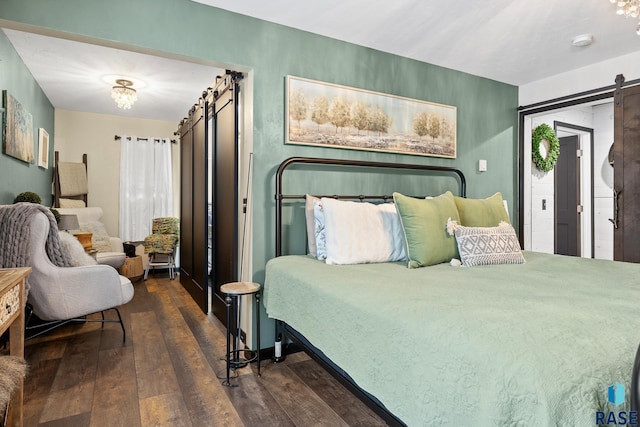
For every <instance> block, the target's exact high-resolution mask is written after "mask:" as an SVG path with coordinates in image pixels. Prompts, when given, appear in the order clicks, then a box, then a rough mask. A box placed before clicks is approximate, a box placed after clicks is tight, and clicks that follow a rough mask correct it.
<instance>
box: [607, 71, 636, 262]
mask: <svg viewBox="0 0 640 427" xmlns="http://www.w3.org/2000/svg"><path fill="white" fill-rule="evenodd" d="M620 77H622V76H619V77H618V78H620ZM616 81H618V80H616ZM620 83H621V82H620ZM614 128H615V129H614V159H613V160H614V162H613V170H614V175H613V181H614V190H615V193H614V194H615V196H616V200H614V203H615V205H614V218H613V222H614V232H613V239H614V247H613V257H614V259H615V260H617V261H627V262H640V220H639V218H640V86H632V87H629V88H626V89H618V90H617V91H616V94H615V96H614Z"/></svg>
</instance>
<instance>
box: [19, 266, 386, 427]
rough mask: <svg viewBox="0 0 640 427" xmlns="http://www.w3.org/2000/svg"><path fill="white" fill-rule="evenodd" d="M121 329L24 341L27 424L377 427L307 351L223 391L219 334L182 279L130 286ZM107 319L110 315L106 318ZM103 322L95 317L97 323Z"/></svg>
mask: <svg viewBox="0 0 640 427" xmlns="http://www.w3.org/2000/svg"><path fill="white" fill-rule="evenodd" d="M134 286H135V296H134V298H133V300H132V301H131V302H129V303H128V304H126V305H124V306H122V307H120V312H121V314H122V317H123V320H124V322H125V329H126V332H127V340H126V343H124V344H123V343H122V330H121V329H120V326H119V325H118V324H113V323H111V324H106V325H105V326H104V328H101V327H100V324H99V323H90V322H87V323H79V324H71V325H67V326H64V327H62V328H59V329H57V330H56V331H53V332H51V333H49V334H47V335H44V336H41V337H38V338H36V339H33V340H29V341H27V342H26V347H25V358H26V359H27V362H28V363H29V366H30V371H29V374H28V375H27V378H26V380H25V389H24V390H25V393H24V394H25V397H24V398H25V402H24V419H25V426H39V427H44V426H46V427H58V426H73V427H84V426H87V427H101V426H109V427H112V426H123V427H124V426H127V427H136V426H140V427H147V426H171V427H174V426H198V427H200V426H217V425H222V426H278V427H279V426H310V425H313V426H365V425H366V426H383V425H386V424H385V423H384V421H383V420H382V419H380V418H379V417H378V416H377V415H376V414H375V413H374V412H373V411H371V410H370V409H369V408H367V407H366V406H365V405H364V404H363V403H362V402H360V401H359V400H358V399H357V398H356V397H355V396H353V394H351V393H350V392H349V391H347V390H346V389H345V388H344V387H343V386H342V385H341V384H340V383H339V382H338V381H336V380H335V379H334V378H333V377H332V376H331V375H329V374H328V373H327V372H326V371H324V369H322V368H321V367H320V366H319V365H318V364H317V363H316V362H315V361H313V360H312V359H310V358H309V357H308V356H306V355H305V354H304V353H296V354H293V355H289V356H288V357H287V359H286V361H285V362H284V363H279V364H274V363H273V362H272V361H271V360H265V361H263V362H262V364H261V373H262V375H261V376H260V377H258V376H256V366H255V363H254V364H252V365H251V366H248V367H245V368H242V369H238V370H237V371H236V372H235V374H236V375H237V377H236V378H235V379H233V380H232V382H233V383H234V384H237V387H225V386H223V385H222V380H221V379H220V378H221V377H223V376H224V375H225V363H224V359H223V357H224V352H225V346H226V341H225V329H224V326H223V325H222V324H221V323H220V322H219V321H218V320H217V319H216V318H215V316H213V315H212V314H210V315H205V314H203V313H202V312H201V311H200V309H199V308H198V306H197V305H196V304H195V303H194V302H193V301H192V300H191V298H190V296H189V295H188V294H187V293H186V291H184V289H183V288H182V287H181V286H180V283H179V281H178V280H169V279H168V278H166V276H161V275H158V276H151V277H150V278H149V280H148V281H146V282H144V281H137V282H136V283H134ZM107 315H108V316H110V315H111V313H107ZM98 317H99V316H96V318H98Z"/></svg>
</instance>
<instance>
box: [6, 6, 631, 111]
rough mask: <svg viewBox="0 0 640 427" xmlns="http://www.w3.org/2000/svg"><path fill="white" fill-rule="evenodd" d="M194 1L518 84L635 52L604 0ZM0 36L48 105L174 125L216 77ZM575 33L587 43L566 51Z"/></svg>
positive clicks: (20, 35) (22, 36) (16, 34)
mask: <svg viewBox="0 0 640 427" xmlns="http://www.w3.org/2000/svg"><path fill="white" fill-rule="evenodd" d="M194 1H197V2H199V3H204V4H207V5H211V6H215V7H219V8H222V9H227V10H230V11H233V12H238V13H241V14H245V15H250V16H254V17H257V18H260V19H264V20H267V21H271V22H275V23H279V24H282V25H287V26H291V27H295V28H299V29H302V30H305V31H310V32H313V33H316V34H321V35H324V36H328V37H333V38H336V39H341V40H345V41H349V42H352V43H356V44H358V45H362V46H366V47H371V48H374V49H378V50H381V51H385V52H390V53H394V54H398V55H401V56H405V57H408V58H413V59H417V60H420V61H424V62H429V63H432V64H436V65H440V66H444V67H448V68H452V69H455V70H460V71H465V72H468V73H471V74H475V75H479V76H483V77H487V78H490V79H494V80H498V81H501V82H505V83H510V84H513V85H518V86H519V85H523V84H526V83H530V82H532V81H536V80H539V79H542V78H545V77H548V76H551V75H554V74H558V73H562V72H565V71H569V70H572V69H576V68H579V67H583V66H585V65H589V64H593V63H597V62H600V61H604V60H607V59H610V58H613V57H617V56H621V55H625V54H628V53H632V52H636V51H638V50H640V36H638V35H636V33H635V26H636V25H637V21H636V20H633V19H625V18H623V17H621V16H617V15H616V14H615V10H614V9H615V6H614V5H613V4H611V3H610V1H609V0H562V1H559V0H535V1H527V2H525V1H522V0H520V1H514V0H440V1H432V0H393V1H392V2H391V1H389V0H349V1H344V0H305V1H300V0H270V1H268V2H265V1H263V0H243V1H237V0H194ZM3 31H4V32H5V33H6V34H7V37H8V38H9V40H10V41H11V43H12V44H13V45H14V47H15V48H16V51H17V52H18V54H19V55H20V56H21V57H22V59H23V61H24V62H25V64H26V66H27V67H28V68H29V70H30V71H31V73H32V74H33V76H34V78H35V79H36V80H37V81H38V83H39V84H40V86H41V87H42V88H43V90H44V92H45V94H46V95H47V96H48V97H49V100H50V101H51V102H52V104H53V105H54V107H55V108H61V109H68V110H76V111H86V112H97V113H104V114H115V115H124V116H130V117H141V118H152V119H162V120H175V121H176V122H177V121H179V120H180V119H182V118H183V117H184V115H185V113H186V112H187V111H188V110H189V108H191V106H192V105H193V104H194V103H195V102H196V100H197V99H198V97H199V96H200V95H201V93H202V91H203V90H204V89H205V88H206V87H208V86H211V84H212V83H213V82H214V81H215V76H216V75H219V74H220V73H221V72H223V71H222V70H220V69H218V68H215V67H212V66H207V65H202V64H198V63H192V62H185V61H179V60H174V59H167V58H161V57H158V56H152V55H146V54H140V53H135V52H130V51H124V50H118V49H114V48H110V47H104V46H96V45H92V44H86V43H80V42H76V41H71V40H64V39H58V38H52V37H48V36H43V35H38V34H31V33H26V32H22V31H16V30H10V29H3ZM584 33H590V34H593V37H594V43H593V44H592V45H591V46H589V47H586V48H576V47H572V46H571V39H572V38H573V37H575V36H577V35H580V34H584ZM622 71H623V70H621V72H622ZM122 77H124V78H129V79H130V80H133V81H135V82H137V85H136V86H135V87H136V89H138V102H137V103H136V104H135V105H134V107H133V108H132V109H131V110H120V109H118V108H117V107H116V106H115V103H114V102H113V100H112V99H111V98H110V89H111V86H112V85H113V82H114V81H115V79H116V78H122ZM105 80H106V81H105ZM140 82H141V83H140Z"/></svg>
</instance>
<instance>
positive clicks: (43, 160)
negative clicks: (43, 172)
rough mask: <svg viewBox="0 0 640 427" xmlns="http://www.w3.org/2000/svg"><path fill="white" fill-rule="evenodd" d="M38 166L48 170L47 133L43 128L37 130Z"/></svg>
mask: <svg viewBox="0 0 640 427" xmlns="http://www.w3.org/2000/svg"><path fill="white" fill-rule="evenodd" d="M38 166H40V167H41V168H45V169H48V168H49V133H48V132H47V131H46V130H44V129H43V128H39V129H38Z"/></svg>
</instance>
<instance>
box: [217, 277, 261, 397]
mask: <svg viewBox="0 0 640 427" xmlns="http://www.w3.org/2000/svg"><path fill="white" fill-rule="evenodd" d="M261 288H262V287H261V285H260V284H259V283H255V282H231V283H225V284H224V285H222V286H220V292H222V293H223V294H225V295H226V298H225V303H226V305H227V354H226V357H225V359H226V362H227V378H226V379H225V380H224V381H223V382H222V385H226V386H230V387H233V385H232V384H231V383H230V382H229V371H230V370H231V368H233V369H236V368H239V367H242V366H245V365H246V364H247V363H251V362H253V361H254V360H257V362H258V376H260V289H261ZM243 295H253V296H255V301H256V324H257V327H256V332H257V349H256V350H247V349H241V348H240V347H241V343H242V341H241V328H240V315H241V309H242V307H241V300H240V297H241V296H243ZM232 311H233V316H234V319H235V327H236V330H235V331H234V332H235V333H234V334H231V333H230V332H231V331H229V329H228V328H229V327H230V326H231V312H232ZM231 335H233V336H234V338H233V348H231V338H230V337H231ZM245 352H248V353H250V354H251V357H250V358H248V359H245V358H241V357H240V354H241V353H245Z"/></svg>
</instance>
